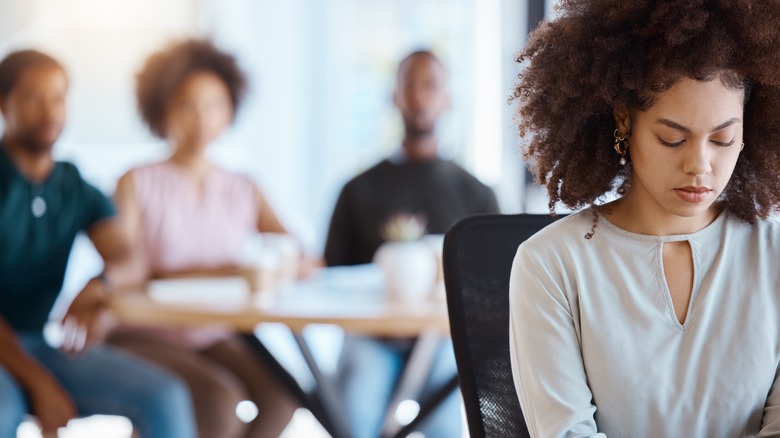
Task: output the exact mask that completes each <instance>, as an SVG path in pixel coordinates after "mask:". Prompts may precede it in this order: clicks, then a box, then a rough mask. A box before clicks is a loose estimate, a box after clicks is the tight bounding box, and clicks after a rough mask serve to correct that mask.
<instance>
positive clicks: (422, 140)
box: [403, 131, 439, 161]
mask: <svg viewBox="0 0 780 438" xmlns="http://www.w3.org/2000/svg"><path fill="white" fill-rule="evenodd" d="M438 146H439V142H438V140H437V139H436V134H435V133H434V132H432V131H431V132H425V133H415V134H412V133H410V132H408V131H407V133H406V135H405V136H404V140H403V147H404V152H405V153H406V156H407V158H409V161H430V160H434V159H436V157H438Z"/></svg>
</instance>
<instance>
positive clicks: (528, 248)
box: [518, 208, 605, 259]
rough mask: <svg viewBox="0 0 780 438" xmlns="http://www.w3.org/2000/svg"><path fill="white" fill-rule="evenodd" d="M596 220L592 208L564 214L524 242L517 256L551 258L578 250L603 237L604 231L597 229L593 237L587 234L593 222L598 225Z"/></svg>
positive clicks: (591, 228) (590, 230)
mask: <svg viewBox="0 0 780 438" xmlns="http://www.w3.org/2000/svg"><path fill="white" fill-rule="evenodd" d="M595 220H596V217H595V214H594V211H593V209H591V208H586V209H584V210H581V211H579V212H576V213H572V214H570V215H568V216H566V217H562V218H560V219H558V220H556V221H555V222H553V223H552V224H550V225H548V226H546V227H544V228H543V229H541V230H540V231H539V232H537V233H536V234H534V235H533V236H531V237H530V238H528V239H527V240H526V241H525V242H523V243H522V244H521V245H520V246H519V248H518V257H531V258H537V259H548V258H551V257H555V258H560V257H562V256H563V255H571V254H573V253H578V252H580V251H582V250H583V249H584V248H586V247H588V246H592V245H594V244H595V243H597V242H596V241H597V240H599V237H601V238H603V237H604V236H603V232H604V231H605V230H598V231H596V232H595V233H594V234H593V238H592V239H589V238H587V237H586V236H587V235H589V234H590V233H591V232H592V231H593V230H594V224H596V229H597V228H598V223H597V222H595ZM600 220H603V219H600ZM597 236H598V237H597Z"/></svg>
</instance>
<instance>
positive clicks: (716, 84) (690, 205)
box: [615, 77, 749, 229]
mask: <svg viewBox="0 0 780 438" xmlns="http://www.w3.org/2000/svg"><path fill="white" fill-rule="evenodd" d="M743 107H744V92H743V91H741V90H733V89H729V88H727V87H726V86H725V85H723V83H722V82H721V80H720V78H718V77H716V78H715V79H713V80H710V81H698V80H695V79H690V78H683V79H681V80H679V81H678V82H677V83H676V84H675V85H674V86H673V87H671V88H669V89H668V90H667V91H665V92H662V93H660V94H658V95H657V96H656V99H655V102H654V103H653V105H652V106H651V107H650V108H649V109H647V110H644V111H633V112H632V113H631V114H630V115H629V114H628V112H627V111H625V110H623V111H621V110H617V111H616V112H615V115H616V120H617V122H618V129H619V130H620V131H621V132H624V133H625V132H630V136H629V138H628V143H629V146H628V154H629V157H630V160H631V163H632V166H633V167H632V173H631V188H630V189H629V192H628V193H627V194H626V196H625V197H626V199H627V200H629V199H630V201H631V205H635V206H637V207H638V208H639V209H640V210H641V213H642V214H643V216H644V217H645V218H646V219H647V220H649V221H654V222H655V223H658V224H662V223H675V222H677V223H679V220H680V219H683V220H684V222H685V223H686V224H688V225H692V226H693V227H694V229H700V228H703V227H704V226H706V225H707V224H709V222H710V221H711V220H712V219H714V216H715V214H717V211H715V209H714V207H713V203H714V202H715V200H716V199H717V198H718V196H719V195H720V193H721V192H722V191H723V189H724V188H725V187H726V184H727V183H728V182H729V179H730V178H731V174H732V172H733V171H734V166H735V165H736V163H737V158H739V153H740V146H741V144H742V128H743V120H742V117H743ZM631 122H633V126H631ZM748 147H749V146H748ZM616 159H617V158H616ZM670 220H671V221H672V222H670Z"/></svg>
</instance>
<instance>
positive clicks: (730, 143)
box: [712, 138, 737, 148]
mask: <svg viewBox="0 0 780 438" xmlns="http://www.w3.org/2000/svg"><path fill="white" fill-rule="evenodd" d="M736 141H737V139H736V138H732V139H731V141H730V142H728V143H723V142H720V141H715V140H712V143H713V144H715V145H717V146H720V147H722V148H727V147H729V146H731V145H733V144H734V143H736Z"/></svg>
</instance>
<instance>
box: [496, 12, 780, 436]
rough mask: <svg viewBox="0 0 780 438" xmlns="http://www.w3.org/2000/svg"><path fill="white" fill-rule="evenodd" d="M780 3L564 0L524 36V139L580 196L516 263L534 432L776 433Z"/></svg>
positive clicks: (514, 320) (519, 349)
mask: <svg viewBox="0 0 780 438" xmlns="http://www.w3.org/2000/svg"><path fill="white" fill-rule="evenodd" d="M777 17H780V2H773V1H746V0H743V1H738V0H734V1H725V0H691V1H685V2H681V1H672V0H666V1H664V0H644V1H641V0H636V1H622V0H564V1H561V2H560V3H559V6H558V9H557V12H556V15H555V17H554V18H552V19H551V20H549V21H546V22H543V23H542V24H541V25H540V26H539V27H538V28H537V29H536V30H535V31H534V32H533V33H532V34H531V36H530V38H529V41H528V43H527V45H526V47H525V48H524V49H523V51H522V52H521V53H520V55H519V56H518V61H519V62H520V63H522V64H523V67H524V68H523V70H522V72H521V74H520V75H519V81H518V84H517V88H516V89H515V92H514V100H515V102H517V104H518V123H519V130H520V134H521V136H522V138H523V140H524V143H523V144H524V146H523V154H524V158H525V159H526V160H527V161H528V162H529V163H530V166H531V168H532V170H533V172H534V174H535V176H536V178H537V180H538V182H539V183H541V184H544V185H546V187H547V190H548V193H549V197H550V209H551V210H552V209H553V207H555V205H556V204H559V203H560V204H563V205H565V206H568V207H570V208H573V209H578V208H583V210H582V211H579V212H577V213H575V214H572V215H570V216H568V217H566V218H563V219H560V220H558V221H556V222H555V223H554V224H552V225H550V226H549V227H547V228H546V229H544V230H542V231H541V232H539V233H537V234H536V235H535V236H533V237H532V238H531V239H529V240H528V241H527V242H525V243H523V244H522V245H521V246H520V248H519V249H518V252H517V256H516V258H515V262H514V265H513V268H512V274H511V286H510V344H511V345H510V347H511V351H512V357H511V358H512V367H513V373H514V380H515V387H516V390H517V393H518V397H519V399H520V404H521V406H522V409H523V413H522V414H523V415H524V417H525V420H526V423H527V425H528V429H529V431H530V433H531V436H535V437H545V438H547V437H605V436H608V437H643V436H644V437H737V436H760V437H768V436H780V380H779V379H778V370H779V369H780V368H779V365H780V269H778V268H777V265H778V261H779V260H780V224H778V223H776V222H775V221H774V220H772V219H768V216H770V215H771V214H773V213H774V212H776V211H777V210H778V205H780V27H778V26H777ZM608 197H611V199H614V200H613V201H611V202H607V201H606V200H607V198H608ZM518 415H520V413H519V412H518Z"/></svg>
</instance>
